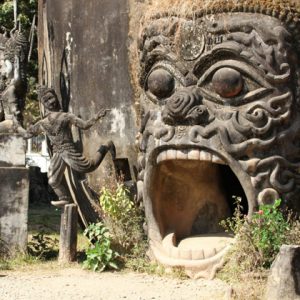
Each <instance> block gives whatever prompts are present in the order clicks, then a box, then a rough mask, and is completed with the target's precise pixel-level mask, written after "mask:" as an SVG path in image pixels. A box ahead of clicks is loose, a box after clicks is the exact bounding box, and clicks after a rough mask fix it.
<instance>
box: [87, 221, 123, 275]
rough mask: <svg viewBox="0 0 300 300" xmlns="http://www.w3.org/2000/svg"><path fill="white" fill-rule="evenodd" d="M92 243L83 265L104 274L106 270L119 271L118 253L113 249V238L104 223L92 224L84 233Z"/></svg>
mask: <svg viewBox="0 0 300 300" xmlns="http://www.w3.org/2000/svg"><path fill="white" fill-rule="evenodd" d="M84 235H85V236H86V237H87V238H88V239H89V241H90V247H89V248H88V249H87V251H86V260H85V261H84V262H83V265H84V267H85V268H87V269H92V270H93V271H99V272H102V271H104V270H105V269H108V268H112V269H116V270H117V269H118V265H117V259H118V257H119V254H118V252H116V251H114V250H113V249H112V247H111V236H110V234H109V231H108V229H107V227H106V226H105V225H104V224H103V223H101V222H100V223H97V224H91V225H89V226H88V227H87V229H86V230H85V231H84Z"/></svg>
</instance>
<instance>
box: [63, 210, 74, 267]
mask: <svg viewBox="0 0 300 300" xmlns="http://www.w3.org/2000/svg"><path fill="white" fill-rule="evenodd" d="M77 223H78V213H77V205H76V204H67V205H65V206H64V208H63V210H62V213H61V222H60V239H59V262H62V263H68V262H72V261H74V260H76V250H77Z"/></svg>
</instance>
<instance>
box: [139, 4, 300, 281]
mask: <svg viewBox="0 0 300 300" xmlns="http://www.w3.org/2000/svg"><path fill="white" fill-rule="evenodd" d="M196 2H197V1H196ZM201 2H202V1H201ZM210 2H211V3H212V4H209V5H208V6H206V8H205V10H204V9H202V8H201V4H199V9H198V10H197V11H194V12H193V14H192V15H185V16H182V15H179V14H176V13H174V14H172V15H170V14H163V13H161V14H158V15H156V16H155V17H152V18H150V19H149V20H147V22H145V24H144V25H143V28H142V31H141V36H140V42H139V57H140V70H141V71H140V84H141V87H142V89H143V93H142V99H141V105H142V107H143V116H142V126H141V131H140V157H139V167H140V173H139V181H138V192H139V197H140V198H143V201H144V205H145V211H146V217H147V225H148V236H149V240H150V249H151V252H152V255H153V256H154V257H155V258H156V259H157V260H158V261H160V262H161V263H163V264H165V265H168V266H183V267H185V269H186V270H187V273H188V274H189V275H191V276H193V277H211V276H213V274H214V272H215V270H216V268H217V267H219V265H220V262H221V260H222V257H223V255H224V253H225V251H226V250H227V249H228V246H229V244H230V243H231V241H232V238H231V237H230V236H228V235H226V234H225V233H224V232H222V229H221V228H220V226H219V222H220V220H222V219H225V218H227V217H228V216H230V215H232V212H233V210H234V199H233V198H232V196H233V195H236V196H240V197H242V199H243V200H242V203H243V206H244V212H245V214H247V215H248V216H249V217H251V215H252V214H253V213H254V212H255V211H256V210H257V208H258V205H259V204H265V203H270V202H272V201H274V200H275V199H277V198H282V201H283V203H284V204H286V205H289V206H290V207H291V208H294V209H297V210H298V211H300V201H299V199H298V198H299V192H300V173H299V170H300V169H299V167H300V159H299V158H300V151H299V150H300V147H299V141H300V140H299V134H300V110H299V101H300V95H299V91H300V90H299V86H300V77H299V75H300V74H299V71H300V69H299V43H300V42H299V40H300V37H299V32H300V25H299V19H298V16H299V11H300V5H299V4H295V5H294V4H293V1H292V0H291V1H271V0H269V1H258V0H257V1H254V0H246V1H225V0H223V1H221V0H218V1H210ZM277 2H278V3H279V2H280V3H281V4H284V5H281V6H280V5H278V4H276V3H277ZM283 2H284V3H283ZM236 3H238V4H236ZM297 6H298V7H297ZM283 7H285V8H283Z"/></svg>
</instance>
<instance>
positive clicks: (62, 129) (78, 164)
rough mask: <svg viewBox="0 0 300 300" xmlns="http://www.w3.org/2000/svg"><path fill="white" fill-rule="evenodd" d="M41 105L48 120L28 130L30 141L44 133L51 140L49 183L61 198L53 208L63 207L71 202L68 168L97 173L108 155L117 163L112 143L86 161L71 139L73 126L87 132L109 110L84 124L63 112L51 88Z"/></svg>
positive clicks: (45, 119) (45, 92)
mask: <svg viewBox="0 0 300 300" xmlns="http://www.w3.org/2000/svg"><path fill="white" fill-rule="evenodd" d="M41 102H42V104H43V105H44V108H45V116H44V118H43V119H42V120H40V121H38V122H37V123H36V124H34V125H31V126H30V127H29V129H28V132H27V135H26V137H27V138H30V137H32V136H33V135H38V134H39V133H42V132H44V133H45V134H46V135H47V137H48V138H49V140H50V143H51V146H52V151H53V156H52V158H51V161H50V166H49V171H48V182H49V185H50V186H51V187H52V188H53V190H54V191H55V193H56V195H57V196H58V200H57V201H52V202H51V204H53V205H54V206H64V205H66V204H68V203H69V202H70V196H69V194H68V192H67V190H66V188H65V186H64V184H63V176H64V171H65V169H66V167H70V168H71V169H72V170H74V171H77V172H79V173H88V172H92V171H94V170H95V169H96V168H97V167H98V166H99V165H100V163H101V162H102V160H103V158H104V157H105V155H106V153H107V152H108V151H109V152H110V153H111V155H112V158H113V159H115V155H116V150H115V146H114V144H113V142H112V141H110V142H108V144H107V145H101V146H100V148H99V149H98V151H97V153H96V155H95V157H94V158H93V159H88V158H86V157H85V156H84V155H83V154H82V152H81V151H79V150H78V149H77V148H76V146H75V144H74V142H73V138H72V133H71V127H72V125H74V126H76V127H78V128H80V129H83V130H86V129H89V128H90V127H91V126H93V125H94V124H95V123H96V122H97V121H98V120H99V119H101V118H103V117H104V116H105V114H106V112H107V111H108V109H102V110H100V111H99V112H98V114H96V116H94V117H93V118H91V119H89V120H87V121H84V120H82V119H80V118H78V117H77V116H75V115H74V114H72V113H68V112H63V111H61V109H60V104H59V101H58V98H57V95H56V93H55V90H54V89H52V88H47V89H45V90H44V91H43V94H42V96H41Z"/></svg>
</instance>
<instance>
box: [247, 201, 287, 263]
mask: <svg viewBox="0 0 300 300" xmlns="http://www.w3.org/2000/svg"><path fill="white" fill-rule="evenodd" d="M280 202H281V200H280V199H278V200H276V201H275V202H274V204H273V205H261V206H260V209H259V211H258V212H257V213H256V214H254V216H253V218H252V221H251V222H249V226H250V230H251V233H252V240H253V245H254V247H255V248H256V249H257V251H258V252H259V255H260V257H261V261H262V266H263V267H269V266H270V265H271V263H272V262H273V260H274V259H275V256H276V255H277V253H278V252H279V249H280V246H281V245H282V244H284V243H286V242H288V241H287V240H286V237H287V232H288V231H289V230H290V224H289V223H288V222H287V221H286V220H285V218H284V216H283V213H282V212H281V211H280V209H279V206H280Z"/></svg>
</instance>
